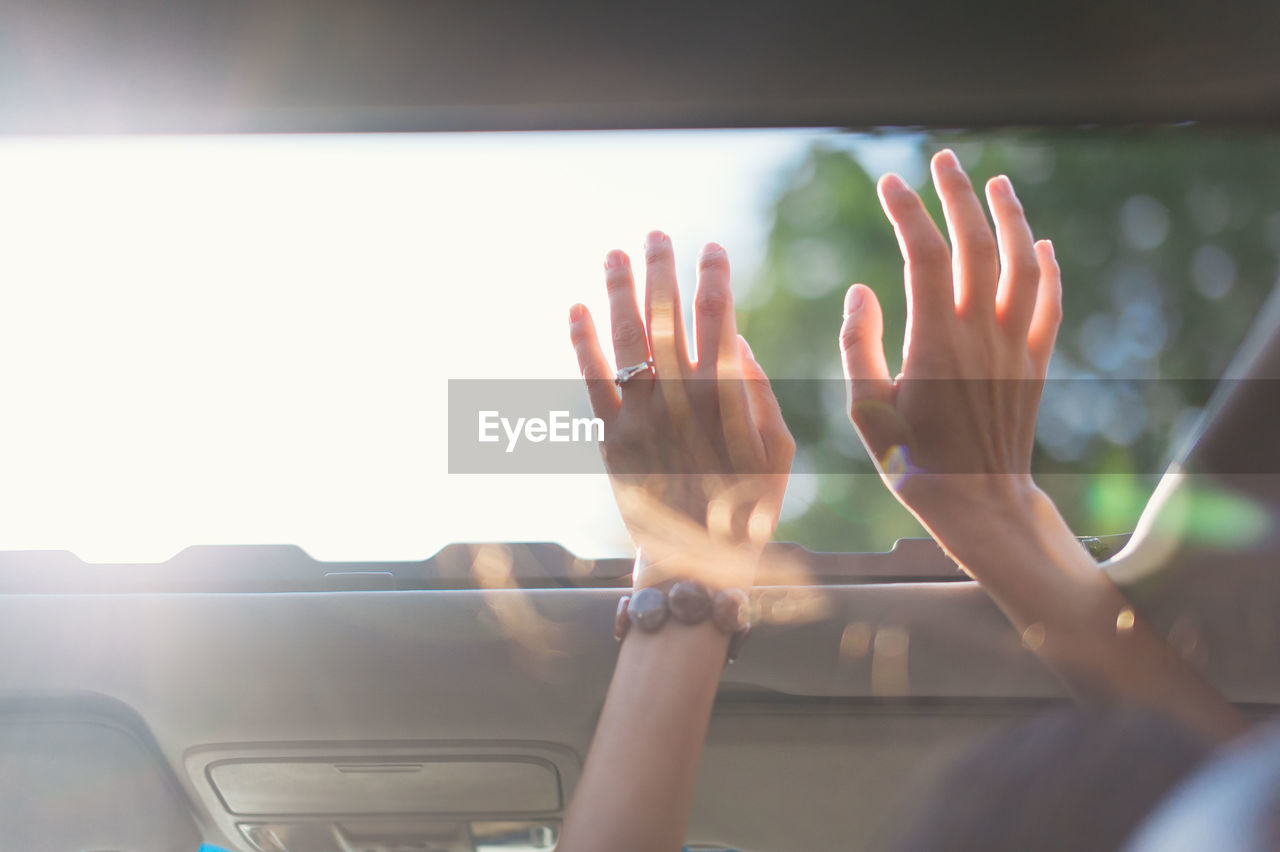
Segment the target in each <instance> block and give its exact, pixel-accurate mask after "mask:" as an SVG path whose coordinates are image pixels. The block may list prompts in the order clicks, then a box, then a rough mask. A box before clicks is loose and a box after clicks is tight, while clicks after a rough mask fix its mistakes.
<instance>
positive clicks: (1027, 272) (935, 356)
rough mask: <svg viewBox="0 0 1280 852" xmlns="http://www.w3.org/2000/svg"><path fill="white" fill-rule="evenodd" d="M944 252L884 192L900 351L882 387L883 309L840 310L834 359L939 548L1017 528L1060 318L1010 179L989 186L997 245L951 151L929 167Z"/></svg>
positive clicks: (904, 494)
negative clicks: (902, 323) (1007, 525)
mask: <svg viewBox="0 0 1280 852" xmlns="http://www.w3.org/2000/svg"><path fill="white" fill-rule="evenodd" d="M931 165H932V171H933V180H934V185H935V186H936V187H937V189H938V196H939V197H940V199H941V200H942V208H943V213H944V215H945V217H946V221H947V228H948V230H949V232H950V236H951V240H950V243H951V245H950V246H948V244H947V241H946V240H945V239H943V236H942V234H941V233H939V232H938V229H937V226H935V225H934V223H933V220H932V219H931V218H930V217H929V214H928V212H927V211H926V210H925V207H924V204H923V203H922V202H921V201H920V198H919V197H918V196H917V195H916V194H915V192H913V191H912V190H911V189H910V188H908V187H907V186H906V184H904V183H903V181H902V179H901V178H898V177H896V176H894V175H888V176H886V177H884V178H883V179H881V181H880V184H879V194H880V201H881V204H882V205H883V207H884V210H885V213H886V214H887V215H888V217H889V220H890V221H891V222H892V223H893V227H894V231H895V233H896V234H897V236H898V243H899V245H900V247H901V249H902V257H903V261H904V264H905V283H906V289H907V306H908V308H907V339H906V343H905V344H904V347H903V348H904V355H903V363H902V372H901V374H899V375H898V376H897V377H896V378H891V377H890V376H889V372H888V367H887V366H886V360H885V355H884V343H883V340H882V335H883V328H884V326H883V319H882V315H881V312H880V304H879V302H878V300H877V299H876V296H875V293H873V292H872V291H871V290H870V288H868V287H866V286H864V285H861V284H858V285H854V287H852V288H851V289H850V290H849V293H848V295H847V296H846V298H845V319H844V325H843V327H842V328H841V331H840V349H841V353H842V355H843V361H844V370H845V376H846V377H847V379H848V382H849V388H850V416H851V417H852V419H853V423H854V425H855V426H856V427H857V429H858V432H859V434H860V435H861V436H862V439H863V442H864V443H865V444H866V446H867V449H868V451H869V452H870V453H871V455H872V458H874V459H876V460H877V462H878V463H879V465H880V468H881V472H882V475H884V477H885V480H886V482H887V483H888V484H889V485H890V487H891V488H892V490H893V491H894V494H895V495H896V496H897V497H898V499H899V500H900V501H901V502H902V503H903V504H904V505H906V507H907V508H908V509H910V510H911V511H912V512H913V513H915V515H916V517H918V518H919V519H920V520H921V521H922V522H923V523H924V524H925V526H926V527H928V528H929V530H930V531H931V532H932V533H933V534H934V536H935V537H936V538H938V539H939V540H940V541H941V543H942V544H943V545H944V546H946V547H953V546H955V544H956V541H955V539H956V538H957V537H961V538H964V537H967V536H969V535H970V534H971V533H973V532H974V531H975V530H976V528H977V523H976V522H979V521H987V520H990V519H991V518H994V517H1006V516H1007V517H1014V516H1016V515H1017V514H1018V513H1019V512H1021V511H1022V510H1023V509H1025V507H1026V506H1027V505H1028V504H1029V503H1030V502H1031V501H1032V500H1034V499H1037V498H1038V496H1039V493H1040V492H1039V490H1038V489H1037V488H1036V486H1035V484H1034V483H1033V481H1032V479H1031V451H1032V446H1033V444H1034V440H1035V423H1036V413H1037V410H1038V408H1039V404H1040V392H1041V389H1042V388H1043V385H1044V380H1045V374H1046V370H1047V368H1048V363H1049V356H1050V354H1051V353H1052V351H1053V343H1054V339H1055V337H1056V336H1057V332H1058V325H1059V323H1060V321H1061V318H1062V284H1061V278H1060V275H1059V272H1058V264H1057V262H1056V261H1055V260H1054V256H1053V246H1052V245H1051V244H1050V243H1049V242H1048V241H1047V240H1041V241H1039V242H1035V241H1034V238H1033V237H1032V233H1031V228H1030V226H1029V225H1028V224H1027V219H1026V215H1025V214H1024V212H1023V209H1022V204H1021V203H1020V202H1019V201H1018V198H1017V196H1016V195H1015V194H1014V191H1013V186H1012V185H1011V184H1010V183H1009V179H1008V178H1006V177H1003V176H1001V177H997V178H993V179H992V180H990V181H988V182H987V187H986V195H987V204H988V207H989V208H990V210H991V213H992V216H993V218H994V220H995V225H996V230H995V233H994V234H993V233H992V231H991V227H990V226H989V225H988V224H987V219H986V216H985V214H984V212H983V209H982V204H981V202H979V200H978V198H977V196H976V195H975V194H974V191H973V187H972V185H971V184H970V182H969V178H968V176H967V175H966V174H965V173H964V170H963V169H962V168H961V167H960V162H959V161H958V160H957V159H956V156H955V154H954V153H952V152H951V151H949V150H948V151H942V152H940V153H939V154H937V155H936V156H935V157H934V158H933V162H932V164H931Z"/></svg>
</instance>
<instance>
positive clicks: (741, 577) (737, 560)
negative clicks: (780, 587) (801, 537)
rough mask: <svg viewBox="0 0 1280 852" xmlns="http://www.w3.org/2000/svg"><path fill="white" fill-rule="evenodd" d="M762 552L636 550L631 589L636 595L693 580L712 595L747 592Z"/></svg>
mask: <svg viewBox="0 0 1280 852" xmlns="http://www.w3.org/2000/svg"><path fill="white" fill-rule="evenodd" d="M762 550H763V548H762V547H759V546H755V545H729V544H725V545H714V544H711V543H709V542H707V543H704V545H703V546H702V548H701V549H700V550H698V551H696V552H694V551H693V549H692V548H686V549H683V550H674V549H673V550H670V551H668V550H666V549H658V548H654V547H652V546H650V547H640V548H637V550H636V559H635V565H634V567H633V568H632V572H631V586H632V588H633V589H635V590H637V591H638V590H640V589H644V588H648V587H649V586H658V585H662V584H664V583H670V582H672V581H675V580H694V581H696V582H699V583H701V584H703V585H705V586H707V587H708V588H709V589H711V590H712V591H719V590H721V589H742V590H744V591H750V590H751V587H752V585H753V583H754V580H755V574H756V568H757V566H758V565H759V562H760V555H761V552H762Z"/></svg>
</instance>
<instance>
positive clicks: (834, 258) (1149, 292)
mask: <svg viewBox="0 0 1280 852" xmlns="http://www.w3.org/2000/svg"><path fill="white" fill-rule="evenodd" d="M903 138H904V141H903V142H902V153H903V155H904V156H905V157H906V165H905V166H903V167H900V168H901V171H902V172H903V173H904V176H906V177H907V178H908V179H911V178H912V177H913V176H921V177H923V176H927V174H928V170H927V163H928V158H929V157H930V156H932V154H933V153H934V152H935V151H936V150H938V149H939V148H942V147H944V146H950V147H952V148H954V149H955V150H956V152H957V154H958V155H959V156H960V159H961V161H962V162H963V163H964V165H965V167H966V169H968V171H969V173H970V175H971V176H972V177H973V179H974V182H975V185H977V186H978V187H979V191H981V189H980V188H981V185H982V183H983V182H985V180H986V179H987V178H989V177H991V176H993V175H996V174H1001V173H1004V174H1008V175H1009V176H1010V178H1012V180H1013V182H1014V186H1015V188H1016V189H1017V191H1018V194H1019V196H1020V197H1021V199H1022V201H1023V204H1024V206H1025V207H1026V210H1027V215H1028V218H1029V220H1030V222H1031V225H1032V228H1033V229H1034V231H1035V233H1036V235H1037V236H1043V237H1049V238H1051V239H1052V240H1053V241H1054V246H1055V248H1056V251H1057V256H1058V260H1059V262H1060V264H1061V266H1062V271H1063V288H1064V291H1065V294H1064V309H1065V319H1064V321H1063V325H1062V330H1061V332H1060V335H1059V338H1058V349H1057V352H1056V353H1055V355H1054V359H1053V363H1052V365H1051V368H1050V379H1051V381H1050V383H1049V387H1048V388H1047V389H1046V396H1045V401H1044V405H1043V407H1042V409H1041V416H1040V425H1039V429H1038V433H1037V447H1036V454H1035V460H1034V462H1033V467H1034V470H1035V471H1036V474H1037V480H1038V481H1039V482H1040V483H1041V484H1042V485H1043V486H1044V487H1045V489H1046V490H1048V491H1049V492H1050V493H1051V494H1052V495H1053V496H1054V498H1055V499H1056V500H1057V501H1058V503H1059V505H1060V506H1061V507H1062V509H1063V512H1064V514H1066V516H1067V519H1068V520H1069V521H1070V522H1071V524H1072V526H1073V527H1074V528H1075V529H1076V530H1077V531H1078V532H1080V533H1082V534H1098V535H1104V534H1110V533H1119V532H1128V531H1130V530H1131V529H1132V528H1133V524H1134V522H1135V521H1136V519H1137V515H1138V513H1139V512H1140V511H1141V508H1142V506H1143V504H1144V503H1145V501H1146V499H1147V497H1148V496H1149V495H1150V491H1151V488H1152V486H1153V485H1154V483H1155V481H1156V479H1157V478H1158V476H1159V474H1160V472H1161V471H1162V470H1163V467H1164V464H1165V463H1166V462H1167V460H1168V457H1169V454H1170V452H1171V451H1172V446H1171V442H1172V441H1174V440H1176V439H1177V438H1178V436H1179V435H1180V434H1182V433H1183V432H1185V430H1186V429H1187V427H1188V425H1189V424H1190V423H1191V422H1192V420H1193V419H1194V415H1195V413H1196V412H1197V410H1198V407H1199V406H1201V405H1203V403H1204V401H1205V399H1206V398H1207V396H1208V393H1209V391H1210V390H1211V388H1212V382H1211V381H1207V380H1212V379H1215V378H1217V377H1218V376H1219V375H1220V374H1221V372H1222V370H1223V368H1224V367H1225V366H1226V364H1227V362H1228V361H1229V360H1230V358H1231V356H1232V354H1233V353H1234V351H1235V349H1236V347H1237V346H1238V345H1239V344H1240V342H1241V340H1242V339H1243V337H1244V335H1245V333H1246V331H1247V329H1248V327H1249V324H1250V322H1251V321H1252V320H1253V318H1254V316H1255V315H1256V314H1257V311H1258V310H1259V308H1260V306H1261V305H1262V303H1263V301H1264V300H1265V299H1266V297H1267V295H1268V294H1269V293H1270V291H1271V289H1272V287H1273V285H1274V282H1276V280H1277V258H1278V257H1280V192H1278V190H1280V143H1277V142H1276V141H1275V140H1274V139H1270V138H1266V137H1263V136H1261V135H1256V136H1255V135H1246V134H1235V135H1231V134H1225V133H1213V132H1208V131H1205V130H1203V129H1199V128H1194V127H1180V128H1166V129H1163V130H1158V131H1154V132H1142V133H1137V132H1135V133H1117V132H1114V131H1108V132H1105V133H1104V132H1100V131H1093V132H1089V131H1080V132H1076V133H1073V134H1069V135H1043V134H1031V133H1016V132H1003V133H995V134H991V133H988V134H963V135H958V134H952V135H944V134H932V135H928V136H913V137H911V136H904V137H903ZM873 143H874V144H875V145H876V146H877V147H882V146H883V142H877V141H876V140H875V137H866V136H850V137H840V138H837V139H835V140H831V141H829V142H827V141H824V142H819V143H816V144H815V145H813V146H812V147H811V148H810V150H809V151H808V153H807V155H806V156H805V157H804V159H803V161H802V162H801V163H800V164H799V165H798V166H797V167H796V168H795V169H794V170H792V172H791V173H790V174H788V175H786V176H785V181H784V188H783V189H782V190H781V192H780V194H779V196H778V198H777V201H776V203H775V204H774V205H773V210H772V216H773V225H772V230H771V233H770V235H769V242H768V247H767V251H766V257H765V261H764V263H763V264H762V267H761V273H760V276H759V279H758V280H757V281H755V282H753V284H752V287H751V290H750V292H749V293H748V294H747V295H746V297H745V298H744V299H743V300H742V310H741V314H740V326H741V329H742V331H743V332H744V333H745V334H746V335H748V338H749V339H750V341H751V345H752V348H753V349H754V350H755V352H756V355H757V357H758V358H759V359H760V361H761V363H762V364H764V366H765V368H766V369H767V370H768V371H769V373H770V375H771V376H774V377H776V380H775V387H776V389H777V390H778V393H779V397H780V398H781V402H782V405H783V410H784V412H785V413H786V415H787V420H788V423H789V424H790V425H791V428H792V430H793V431H794V433H795V436H796V440H797V442H798V444H799V452H798V453H797V463H796V468H795V470H796V474H797V476H796V477H795V480H794V486H793V492H792V494H791V495H790V497H791V500H790V501H789V507H788V513H787V515H786V516H784V522H783V525H782V527H781V528H780V530H779V535H780V537H782V538H784V539H791V540H794V541H799V542H801V543H803V544H805V545H806V546H808V547H810V548H813V549H826V550H876V549H884V548H887V547H888V546H890V545H891V544H892V542H893V541H894V540H895V539H896V538H899V537H902V536H908V535H921V534H923V531H922V530H921V529H920V527H919V526H918V525H917V524H916V522H915V521H914V519H913V518H911V517H910V516H909V515H908V514H907V513H906V512H905V510H903V509H901V508H900V507H899V506H898V504H897V503H896V501H894V500H893V498H892V497H891V496H890V495H889V494H888V493H887V491H886V490H885V489H884V486H883V485H881V483H880V482H879V480H878V478H877V477H875V476H874V474H873V469H872V467H871V464H870V461H869V460H868V459H867V458H866V454H865V452H864V451H863V450H862V448H861V445H860V444H859V443H858V440H857V437H856V435H855V434H854V432H853V430H852V428H851V427H850V426H849V424H848V420H847V418H846V414H845V400H844V392H843V388H842V386H841V384H840V383H839V382H838V381H837V379H838V378H839V376H840V367H839V358H838V354H837V343H836V336H837V332H838V330H839V327H840V321H841V305H842V299H843V296H844V291H845V289H846V288H847V286H848V285H850V284H852V283H854V282H858V281H860V282H862V283H865V284H867V285H869V286H871V287H872V288H873V289H875V291H876V293H877V295H878V296H879V297H880V301H881V304H882V305H883V306H884V311H885V342H886V349H887V350H888V355H889V362H890V368H891V369H894V370H896V369H897V367H898V366H900V364H901V351H900V343H901V340H902V333H903V324H904V319H905V310H906V309H905V303H904V297H903V292H902V260H901V257H900V255H899V253H898V247H897V243H896V241H895V239H894V237H893V232H892V229H891V228H890V226H889V224H888V222H887V220H886V219H885V218H884V216H883V214H882V213H881V211H880V207H879V203H878V201H877V199H876V195H875V187H874V182H873V179H872V177H871V176H869V175H868V173H867V171H866V170H865V169H864V168H863V166H862V164H861V162H860V157H861V156H863V155H864V154H865V153H866V151H867V150H869V149H870V148H871V147H872V144H873ZM922 182H923V181H922ZM918 188H919V189H920V190H921V194H922V196H923V197H924V199H925V203H926V204H927V205H928V206H929V208H930V209H931V210H932V211H933V212H934V214H935V217H936V218H937V220H938V221H939V223H941V221H942V220H941V212H940V206H939V204H938V201H937V197H936V195H935V194H934V192H933V189H932V186H920V187H918ZM815 379H817V380H816V381H815ZM851 472H852V474H853V475H850V473H851Z"/></svg>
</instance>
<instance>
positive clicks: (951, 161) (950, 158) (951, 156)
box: [935, 148, 960, 169]
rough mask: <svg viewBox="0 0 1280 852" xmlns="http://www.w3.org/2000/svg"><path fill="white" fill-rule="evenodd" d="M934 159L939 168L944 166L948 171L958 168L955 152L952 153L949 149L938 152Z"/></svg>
mask: <svg viewBox="0 0 1280 852" xmlns="http://www.w3.org/2000/svg"><path fill="white" fill-rule="evenodd" d="M935 159H936V160H937V161H938V165H940V166H946V167H947V168H949V169H958V168H960V158H959V157H957V156H956V152H955V151H952V150H951V149H950V148H943V149H942V150H941V151H939V152H938V154H937V156H936V157H935Z"/></svg>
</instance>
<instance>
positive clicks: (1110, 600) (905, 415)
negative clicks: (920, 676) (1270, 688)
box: [840, 151, 1245, 739]
mask: <svg viewBox="0 0 1280 852" xmlns="http://www.w3.org/2000/svg"><path fill="white" fill-rule="evenodd" d="M932 171H933V181H934V185H935V186H936V187H937V189H938V195H939V197H940V198H941V199H942V207H943V212H944V214H945V215H946V220H947V228H948V230H949V231H950V236H951V246H950V249H949V248H948V245H947V242H946V241H945V240H943V238H942V235H941V234H940V233H939V232H938V229H937V228H936V227H935V226H934V224H933V220H932V219H931V218H930V217H929V214H928V213H927V212H926V211H925V208H924V205H923V204H921V202H920V199H919V198H918V197H917V196H916V194H915V193H914V192H912V191H911V190H910V189H909V188H908V187H907V186H906V185H905V184H904V183H903V182H902V180H901V179H899V178H897V177H895V176H893V175H889V176H887V177H885V178H883V179H882V180H881V181H880V186H879V192H880V201H881V204H882V205H883V206H884V209H885V213H887V214H888V216H889V219H890V220H891V221H892V222H893V227H894V231H895V232H896V233H897V235H898V243H899V245H900V246H901V248H902V256H903V258H904V260H905V262H906V286H907V310H908V319H907V339H906V342H905V344H904V355H903V365H902V374H901V375H899V376H898V377H897V378H894V379H891V378H890V377H889V371H888V369H887V367H886V366H885V357H884V348H883V342H882V340H881V337H882V331H883V323H882V319H881V313H880V305H879V303H878V302H877V301H876V297H875V294H873V293H872V292H871V291H870V290H869V289H868V288H866V287H864V286H862V285H860V284H859V285H855V286H854V287H852V288H851V289H850V290H849V293H848V295H847V296H846V297H845V319H844V325H843V327H842V328H841V330H840V349H841V352H842V354H843V356H844V369H845V375H846V377H847V378H848V380H849V388H850V391H849V399H850V410H849V413H850V416H851V417H852V419H853V422H854V425H855V426H856V427H857V429H858V433H859V434H860V435H861V436H862V440H863V442H864V443H865V444H866V445H867V449H868V450H869V451H870V452H871V454H872V457H873V458H875V459H876V460H877V461H878V463H879V465H880V470H881V475H882V476H883V478H884V479H885V481H886V483H887V484H888V485H889V486H890V487H891V488H892V489H893V490H894V493H895V494H896V495H897V496H898V499H899V500H901V501H902V503H903V504H904V505H905V506H906V507H907V508H908V509H910V510H911V511H912V512H913V513H915V515H916V517H918V518H919V519H920V520H921V522H923V523H924V525H925V526H926V527H928V529H929V531H930V532H931V533H933V535H934V537H935V538H936V539H937V540H938V543H939V544H941V545H942V547H943V548H944V549H945V550H947V551H948V552H949V553H950V554H951V556H952V557H953V558H954V559H955V560H956V561H957V562H958V563H959V564H960V565H961V566H962V567H964V568H965V570H967V571H968V572H969V573H970V574H972V575H973V576H974V577H975V578H977V580H978V581H979V582H980V583H982V586H983V588H984V589H985V590H986V591H987V593H988V594H989V595H991V597H992V598H993V599H994V600H995V602H996V603H997V604H998V605H999V606H1000V608H1001V609H1002V610H1004V612H1005V614H1006V615H1007V616H1008V617H1009V620H1010V621H1011V622H1012V623H1013V626H1014V628H1015V629H1016V630H1017V631H1018V632H1019V633H1020V634H1021V636H1022V642H1023V644H1024V645H1025V646H1026V647H1027V648H1029V649H1031V650H1034V651H1035V652H1036V653H1037V654H1038V655H1039V656H1040V658H1041V659H1042V660H1043V661H1044V662H1045V663H1046V664H1047V665H1048V666H1049V667H1051V668H1052V669H1053V670H1054V671H1056V672H1057V673H1058V674H1059V675H1060V676H1061V677H1062V678H1063V680H1064V681H1065V682H1066V684H1067V685H1068V687H1069V688H1070V689H1071V690H1072V691H1073V692H1075V693H1076V694H1077V695H1078V696H1080V697H1081V698H1085V699H1090V700H1104V701H1110V702H1116V701H1120V702H1134V703H1138V704H1143V705H1146V706H1148V707H1151V708H1153V709H1155V710H1158V711H1161V712H1164V713H1167V714H1169V715H1170V716H1172V717H1173V718H1175V719H1178V720H1179V721H1181V722H1182V723H1183V724H1185V725H1187V726H1188V727H1190V728H1192V729H1194V730H1198V731H1201V732H1203V733H1205V734H1207V735H1209V736H1212V737H1215V738H1223V739H1226V738H1229V737H1231V736H1234V735H1235V734H1237V733H1239V732H1240V731H1241V730H1243V729H1244V728H1245V723H1244V721H1243V719H1242V718H1241V716H1240V714H1239V713H1238V712H1237V711H1236V710H1235V708H1234V707H1232V706H1231V705H1230V704H1228V703H1227V702H1226V701H1225V700H1224V699H1223V697H1222V696H1221V695H1220V694H1218V693H1217V692H1216V691H1215V690H1214V689H1213V688H1212V687H1211V686H1210V685H1209V684H1207V683H1205V682H1204V681H1203V680H1202V679H1201V678H1200V677H1199V676H1198V675H1197V673H1196V672H1195V671H1194V670H1193V669H1191V668H1190V667H1189V666H1188V665H1187V664H1186V662H1185V661H1184V660H1182V659H1181V658H1180V657H1179V656H1178V655H1177V654H1176V653H1174V652H1173V651H1172V650H1171V649H1170V648H1169V646H1168V644H1166V643H1165V641H1164V639H1163V637H1161V636H1160V635H1159V634H1158V633H1157V632H1155V631H1154V630H1152V629H1151V627H1150V625H1148V624H1147V623H1146V622H1145V620H1143V619H1142V618H1141V616H1140V615H1138V614H1137V613H1135V612H1134V610H1133V608H1132V607H1131V606H1130V604H1129V602H1128V601H1127V600H1126V599H1125V597H1124V595H1123V594H1121V592H1120V590H1119V589H1117V588H1116V587H1115V586H1114V585H1113V584H1112V583H1111V581H1110V579H1109V578H1108V577H1107V575H1106V573H1104V572H1103V571H1100V570H1099V569H1098V566H1097V565H1096V564H1095V563H1094V561H1093V559H1092V558H1091V557H1090V556H1089V555H1088V554H1087V553H1086V552H1085V551H1084V549H1083V548H1082V547H1081V546H1080V543H1079V541H1078V540H1077V539H1076V538H1075V537H1074V535H1073V534H1072V532H1071V529H1070V528H1069V527H1068V526H1067V524H1066V522H1065V521H1063V519H1062V516H1061V515H1060V514H1059V513H1058V511H1057V509H1056V507H1054V505H1053V502H1052V501H1051V500H1050V499H1049V498H1048V496H1047V495H1045V494H1044V493H1043V492H1042V491H1040V490H1039V489H1038V488H1036V486H1035V484H1034V483H1033V482H1032V480H1031V449H1032V444H1033V441H1034V438H1035V423H1036V412H1037V410H1038V408H1039V405H1040V392H1041V390H1042V388H1043V385H1044V379H1045V371H1046V369H1047V368H1048V364H1049V355H1050V353H1051V352H1052V351H1053V342H1054V339H1055V337H1056V336H1057V333H1058V324H1059V322H1060V321H1061V317H1062V307H1061V299H1062V286H1061V282H1060V278H1059V274H1058V265H1057V263H1056V262H1055V261H1054V257H1053V248H1052V246H1051V245H1050V244H1049V243H1048V242H1047V241H1043V240H1042V241H1040V242H1038V243H1033V242H1032V237H1031V229H1030V228H1029V227H1028V226H1027V220H1026V217H1025V216H1024V215H1023V211H1022V205H1021V204H1019V203H1018V199H1017V197H1016V196H1015V195H1014V193H1013V187H1012V186H1011V185H1010V184H1009V180H1008V178H1005V177H997V178H993V179H992V180H990V181H988V182H987V203H988V205H989V206H990V209H991V213H992V217H993V218H994V219H995V224H996V233H995V235H993V234H992V232H991V229H990V228H989V227H988V226H987V221H986V217H985V215H984V214H983V210H982V205H981V204H980V203H979V202H978V199H977V197H976V196H975V195H974V193H973V189H972V187H971V186H970V184H969V178H968V177H967V176H966V175H965V173H964V171H963V170H962V169H961V168H960V163H959V162H958V161H957V160H956V157H955V154H953V153H952V152H950V151H942V152H940V153H939V154H937V155H936V156H935V157H934V158H933V163H932Z"/></svg>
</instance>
